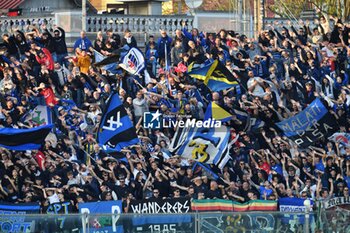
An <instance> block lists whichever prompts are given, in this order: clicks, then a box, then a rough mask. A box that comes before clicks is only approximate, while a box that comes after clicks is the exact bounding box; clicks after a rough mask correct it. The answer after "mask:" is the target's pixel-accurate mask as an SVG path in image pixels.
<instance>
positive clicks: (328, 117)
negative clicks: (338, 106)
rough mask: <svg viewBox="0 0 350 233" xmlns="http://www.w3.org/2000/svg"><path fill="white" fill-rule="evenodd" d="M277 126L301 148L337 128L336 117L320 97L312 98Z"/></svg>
mask: <svg viewBox="0 0 350 233" xmlns="http://www.w3.org/2000/svg"><path fill="white" fill-rule="evenodd" d="M277 126H278V127H279V128H280V129H281V130H282V131H283V133H284V135H286V136H287V137H288V138H289V139H291V140H293V141H294V142H295V143H296V144H297V145H298V146H299V147H301V148H305V147H308V146H310V145H312V144H313V143H315V142H316V141H317V140H318V139H321V138H325V137H329V136H330V135H332V134H333V133H335V132H336V131H337V130H338V124H337V121H336V119H335V118H334V116H333V115H332V114H330V113H329V111H328V109H327V108H326V106H324V104H323V103H322V101H321V100H320V99H316V100H314V101H313V102H312V103H311V104H310V105H309V106H308V107H306V108H305V109H304V110H303V111H302V112H300V113H298V114H297V115H295V116H293V117H290V118H289V119H287V120H284V121H281V122H279V123H277Z"/></svg>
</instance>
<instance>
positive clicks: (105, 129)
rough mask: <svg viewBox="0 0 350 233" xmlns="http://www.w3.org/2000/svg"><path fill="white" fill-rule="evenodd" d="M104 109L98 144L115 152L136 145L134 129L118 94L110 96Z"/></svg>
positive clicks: (136, 138) (136, 139)
mask: <svg viewBox="0 0 350 233" xmlns="http://www.w3.org/2000/svg"><path fill="white" fill-rule="evenodd" d="M106 109H107V110H106V111H105V113H104V114H103V117H102V121H101V124H100V127H99V130H98V135H97V140H98V143H99V144H100V145H101V146H102V147H103V148H108V149H111V150H116V151H120V150H121V149H123V148H124V147H127V146H130V145H135V144H137V143H138V142H139V139H138V137H137V134H136V130H135V127H134V125H133V124H132V122H131V120H130V118H129V116H128V114H127V113H126V110H125V108H124V106H123V104H122V102H121V101H120V99H119V95H118V94H116V93H114V94H112V96H111V97H110V99H109V101H108V104H107V108H106Z"/></svg>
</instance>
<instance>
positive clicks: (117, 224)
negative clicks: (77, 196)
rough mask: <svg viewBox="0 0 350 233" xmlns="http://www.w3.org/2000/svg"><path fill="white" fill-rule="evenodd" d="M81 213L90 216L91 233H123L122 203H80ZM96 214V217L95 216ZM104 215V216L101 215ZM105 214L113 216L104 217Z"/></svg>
mask: <svg viewBox="0 0 350 233" xmlns="http://www.w3.org/2000/svg"><path fill="white" fill-rule="evenodd" d="M79 213H87V214H90V217H89V226H90V228H89V230H88V231H87V232H89V233H95V232H103V233H112V232H113V233H114V232H116V233H122V232H123V226H122V223H121V221H120V214H121V213H122V201H100V202H88V203H79ZM94 214H96V215H94ZM100 214H102V215H100ZM103 214H113V215H112V216H110V215H108V216H107V215H105V216H104V215H103Z"/></svg>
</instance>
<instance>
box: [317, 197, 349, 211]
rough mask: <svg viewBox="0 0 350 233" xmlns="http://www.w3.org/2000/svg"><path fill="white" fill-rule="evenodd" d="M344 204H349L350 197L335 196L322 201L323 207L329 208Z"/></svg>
mask: <svg viewBox="0 0 350 233" xmlns="http://www.w3.org/2000/svg"><path fill="white" fill-rule="evenodd" d="M345 205H350V197H335V198H332V199H329V200H324V201H322V207H323V208H325V209H330V208H333V207H336V206H345ZM349 207H350V206H349ZM347 209H348V208H347Z"/></svg>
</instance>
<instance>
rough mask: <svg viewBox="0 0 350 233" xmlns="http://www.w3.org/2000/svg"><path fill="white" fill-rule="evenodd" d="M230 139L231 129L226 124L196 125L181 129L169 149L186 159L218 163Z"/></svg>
mask: <svg viewBox="0 0 350 233" xmlns="http://www.w3.org/2000/svg"><path fill="white" fill-rule="evenodd" d="M229 139H230V131H229V130H228V128H227V127H226V126H221V127H211V128H205V127H202V128H197V127H194V128H190V129H189V130H188V131H187V130H181V133H177V134H176V135H175V137H174V138H173V142H172V143H171V146H170V149H169V150H170V151H171V152H173V153H176V154H177V155H180V156H182V157H183V158H186V159H192V160H196V161H198V162H201V163H208V164H217V163H218V162H219V161H220V159H221V156H222V152H223V151H224V150H225V148H226V147H227V144H228V141H229ZM174 141H176V142H177V143H175V142H174ZM179 143H180V144H179Z"/></svg>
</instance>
